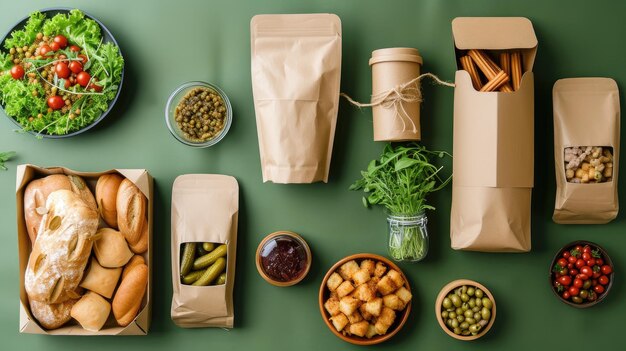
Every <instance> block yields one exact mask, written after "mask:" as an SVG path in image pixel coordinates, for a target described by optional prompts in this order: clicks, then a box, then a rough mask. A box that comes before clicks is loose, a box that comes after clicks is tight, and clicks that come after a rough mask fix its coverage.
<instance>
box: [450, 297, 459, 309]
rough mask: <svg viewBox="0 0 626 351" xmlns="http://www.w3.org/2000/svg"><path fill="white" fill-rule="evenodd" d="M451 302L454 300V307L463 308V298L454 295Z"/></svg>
mask: <svg viewBox="0 0 626 351" xmlns="http://www.w3.org/2000/svg"><path fill="white" fill-rule="evenodd" d="M450 300H452V304H453V305H454V307H461V298H460V297H459V296H458V295H452V296H451V297H450Z"/></svg>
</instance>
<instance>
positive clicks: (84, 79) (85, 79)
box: [76, 71, 91, 87]
mask: <svg viewBox="0 0 626 351" xmlns="http://www.w3.org/2000/svg"><path fill="white" fill-rule="evenodd" d="M90 79H91V76H90V75H89V73H87V72H85V71H82V72H80V73H78V74H77V75H76V82H77V83H78V84H80V86H81V87H86V86H87V84H89V80H90Z"/></svg>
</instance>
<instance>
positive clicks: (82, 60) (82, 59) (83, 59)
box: [76, 54, 89, 65]
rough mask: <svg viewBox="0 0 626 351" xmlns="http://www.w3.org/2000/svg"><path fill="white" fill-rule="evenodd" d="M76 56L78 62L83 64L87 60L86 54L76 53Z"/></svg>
mask: <svg viewBox="0 0 626 351" xmlns="http://www.w3.org/2000/svg"><path fill="white" fill-rule="evenodd" d="M76 57H78V58H79V59H80V62H81V63H82V64H83V65H84V64H85V63H87V61H89V58H88V57H87V55H85V54H78V55H76Z"/></svg>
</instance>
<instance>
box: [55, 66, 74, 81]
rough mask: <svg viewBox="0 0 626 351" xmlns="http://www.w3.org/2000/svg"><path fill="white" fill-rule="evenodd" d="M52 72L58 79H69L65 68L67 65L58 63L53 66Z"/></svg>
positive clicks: (68, 70) (67, 70) (68, 73)
mask: <svg viewBox="0 0 626 351" xmlns="http://www.w3.org/2000/svg"><path fill="white" fill-rule="evenodd" d="M54 72H55V73H56V74H57V76H58V77H59V78H63V79H67V78H69V77H70V69H69V68H68V67H67V63H65V62H59V63H57V64H56V65H55V66H54Z"/></svg>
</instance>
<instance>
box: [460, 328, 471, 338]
mask: <svg viewBox="0 0 626 351" xmlns="http://www.w3.org/2000/svg"><path fill="white" fill-rule="evenodd" d="M470 334H471V332H470V331H469V329H465V330H461V335H463V336H469V335H470Z"/></svg>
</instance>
